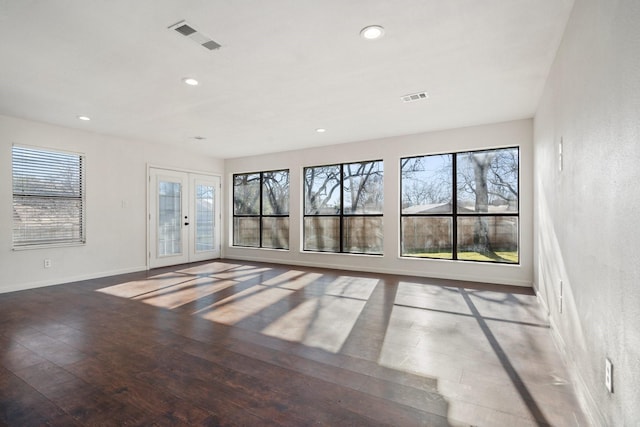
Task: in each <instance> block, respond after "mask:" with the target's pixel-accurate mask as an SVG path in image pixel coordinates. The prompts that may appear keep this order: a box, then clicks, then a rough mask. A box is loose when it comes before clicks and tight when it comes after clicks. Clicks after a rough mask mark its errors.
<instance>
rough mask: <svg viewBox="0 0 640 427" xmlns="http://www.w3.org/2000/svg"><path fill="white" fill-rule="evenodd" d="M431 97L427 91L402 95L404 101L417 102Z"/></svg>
mask: <svg viewBox="0 0 640 427" xmlns="http://www.w3.org/2000/svg"><path fill="white" fill-rule="evenodd" d="M427 98H429V94H428V93H427V92H418V93H410V94H409V95H404V96H401V97H400V99H402V101H403V102H415V101H421V100H423V99H427Z"/></svg>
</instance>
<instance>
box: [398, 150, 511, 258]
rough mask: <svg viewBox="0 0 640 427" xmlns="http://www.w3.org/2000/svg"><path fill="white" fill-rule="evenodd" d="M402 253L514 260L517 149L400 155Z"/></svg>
mask: <svg viewBox="0 0 640 427" xmlns="http://www.w3.org/2000/svg"><path fill="white" fill-rule="evenodd" d="M400 166H401V171H402V172H401V173H402V176H401V186H402V201H401V203H402V206H401V221H400V227H401V232H400V238H401V255H402V256H405V257H419V258H441V259H453V260H467V261H487V262H498V263H518V262H519V259H518V236H519V232H518V220H519V214H518V203H519V202H518V193H519V190H518V182H519V178H518V169H519V150H518V148H502V149H496V150H484V151H469V152H463V153H451V154H437V155H427V156H420V157H409V158H403V159H401V165H400Z"/></svg>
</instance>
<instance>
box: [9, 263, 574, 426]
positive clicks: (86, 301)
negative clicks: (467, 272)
mask: <svg viewBox="0 0 640 427" xmlns="http://www.w3.org/2000/svg"><path fill="white" fill-rule="evenodd" d="M4 425H8V426H21V427H22V426H40V425H51V426H93V425H96V426H110V425H113V426H123V425H132V426H135V425H140V426H153V425H158V426H165V425H195V426H199V425H212V426H215V425H239V426H254V425H256V426H263V425H284V426H306V425H326V426H343V425H344V426H377V425H389V426H509V427H513V426H545V425H553V426H578V425H587V424H586V422H585V419H584V417H583V415H582V413H581V411H580V408H579V406H578V404H577V401H576V398H575V395H574V392H573V388H572V385H571V384H570V383H569V381H568V375H567V372H566V370H565V367H564V365H563V364H562V361H561V359H560V357H559V355H558V353H557V351H556V349H555V348H554V346H553V343H552V340H551V336H550V330H549V327H548V324H547V322H546V320H545V317H544V316H543V314H542V312H541V308H540V307H539V305H538V304H537V301H536V298H535V296H534V295H533V294H532V292H531V291H530V290H528V289H521V288H512V287H504V286H496V285H483V284H475V283H466V282H454V281H444V280H433V279H424V278H415V277H403V276H392V275H379V274H366V273H352V272H344V271H334V270H324V269H313V268H302V267H288V266H282V265H272V264H262V263H247V262H236V261H229V260H217V261H214V262H207V263H198V264H189V265H183V266H177V267H174V268H165V269H158V270H152V271H149V272H142V273H135V274H128V275H121V276H114V277H108V278H102V279H96V280H88V281H83V282H77V283H70V284H65V285H59V286H52V287H47V288H40V289H33V290H27V291H21V292H13V293H6V294H0V426H4Z"/></svg>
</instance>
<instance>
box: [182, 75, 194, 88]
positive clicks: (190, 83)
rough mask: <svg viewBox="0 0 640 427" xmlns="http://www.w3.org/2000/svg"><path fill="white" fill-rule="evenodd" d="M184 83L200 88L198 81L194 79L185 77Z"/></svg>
mask: <svg viewBox="0 0 640 427" xmlns="http://www.w3.org/2000/svg"><path fill="white" fill-rule="evenodd" d="M182 81H183V82H184V83H185V84H188V85H189V86H198V81H197V80H196V79H194V78H193V77H185V78H184V79H182Z"/></svg>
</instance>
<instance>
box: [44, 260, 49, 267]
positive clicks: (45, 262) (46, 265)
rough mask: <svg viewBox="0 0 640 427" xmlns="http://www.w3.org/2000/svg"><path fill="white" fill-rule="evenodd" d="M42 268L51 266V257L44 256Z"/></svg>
mask: <svg viewBox="0 0 640 427" xmlns="http://www.w3.org/2000/svg"><path fill="white" fill-rule="evenodd" d="M44 268H51V259H49V258H45V260H44Z"/></svg>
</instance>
